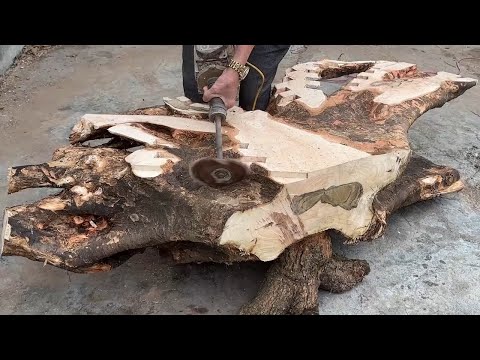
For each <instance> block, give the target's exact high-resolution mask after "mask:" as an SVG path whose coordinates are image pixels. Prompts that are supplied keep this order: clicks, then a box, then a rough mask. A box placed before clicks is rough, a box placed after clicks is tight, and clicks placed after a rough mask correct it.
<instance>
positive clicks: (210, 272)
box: [0, 45, 480, 314]
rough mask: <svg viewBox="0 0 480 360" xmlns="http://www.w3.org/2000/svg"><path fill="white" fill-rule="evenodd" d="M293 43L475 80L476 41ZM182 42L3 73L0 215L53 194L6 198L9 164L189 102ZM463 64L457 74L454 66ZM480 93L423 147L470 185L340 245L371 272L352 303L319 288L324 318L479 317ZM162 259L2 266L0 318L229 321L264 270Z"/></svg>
mask: <svg viewBox="0 0 480 360" xmlns="http://www.w3.org/2000/svg"><path fill="white" fill-rule="evenodd" d="M299 49H300V50H301V47H296V48H295V49H294V50H295V51H292V52H291V53H290V54H288V56H287V57H286V58H285V60H284V61H283V63H282V68H281V69H280V71H279V75H278V77H280V76H281V74H282V71H283V69H285V67H286V66H289V65H292V64H294V63H297V62H305V61H311V60H318V59H322V58H331V59H338V58H340V59H341V60H380V59H382V60H398V61H406V62H412V63H416V64H418V66H419V67H420V68H421V69H422V70H432V71H440V70H443V71H449V72H454V73H456V72H457V71H458V68H459V69H460V70H461V73H462V75H464V76H470V77H475V78H477V79H480V60H479V58H480V46H448V45H446V46H309V47H307V49H306V50H305V49H303V50H305V51H303V52H298V51H297V50H299ZM180 53H181V50H180V47H179V46H59V47H56V48H55V49H53V50H51V51H50V52H48V53H47V54H46V55H44V56H43V57H41V58H40V59H38V60H36V61H31V62H28V63H25V64H24V65H23V66H17V67H16V68H14V69H13V70H12V71H10V72H9V75H8V77H7V79H6V80H5V83H4V85H3V87H2V88H1V93H0V144H1V147H0V173H1V177H0V194H1V195H0V209H1V210H3V208H4V207H5V206H11V205H16V204H20V203H25V202H31V201H34V200H36V199H39V198H41V197H43V196H45V195H46V194H48V193H49V191H48V190H45V189H42V190H30V191H24V192H21V193H18V194H14V195H10V196H8V197H7V196H6V195H5V194H6V176H5V174H6V169H7V167H8V166H11V165H25V164H34V163H41V162H44V161H48V160H49V159H50V156H51V154H52V152H53V151H54V150H55V149H56V148H57V147H59V146H62V145H65V144H67V138H68V134H69V131H70V129H71V127H72V126H73V124H75V123H76V122H77V121H78V120H79V118H80V116H81V115H83V114H84V113H110V112H122V111H125V110H129V109H134V108H139V107H146V106H152V105H156V104H161V103H162V101H161V98H162V97H163V96H178V95H182V94H181V92H182V87H181V62H180ZM457 67H458V68H457ZM479 95H480V85H478V86H476V87H474V88H473V89H470V90H469V91H467V92H466V93H465V94H464V95H463V96H460V97H459V98H457V99H455V100H453V101H451V102H450V103H447V104H446V105H445V106H444V107H443V108H441V109H434V110H431V111H429V112H428V113H426V114H424V115H422V117H421V118H420V119H419V120H418V121H417V122H416V123H415V124H414V125H413V127H412V128H411V130H410V133H409V134H410V135H409V136H410V139H411V144H412V147H413V149H414V150H415V151H417V152H418V153H420V154H421V155H423V156H426V157H427V158H429V159H431V160H432V161H434V162H436V163H438V164H444V165H449V166H453V167H455V168H457V169H458V170H459V171H461V174H462V176H463V179H464V180H465V182H466V188H465V189H464V190H463V191H462V192H460V193H457V194H452V195H449V196H447V197H444V198H440V199H436V200H433V201H429V202H426V203H420V204H416V205H412V206H410V207H409V208H406V209H404V210H402V211H400V212H398V213H397V214H395V215H394V216H393V217H392V218H391V220H390V222H389V226H388V230H387V232H386V234H385V235H384V236H383V237H382V238H380V239H378V240H376V241H374V242H371V243H363V244H359V245H355V246H344V245H341V244H338V243H336V244H335V248H336V250H337V251H339V252H341V253H342V254H344V255H346V256H349V257H352V258H360V259H365V260H367V261H368V262H369V263H370V266H371V273H370V274H369V275H368V276H367V277H366V278H365V280H364V281H363V282H362V283H361V284H360V285H359V286H357V287H356V288H355V289H353V290H351V291H350V292H347V293H344V294H337V295H334V294H328V293H326V292H323V291H322V292H321V293H320V313H321V314H479V313H480V302H479V301H478V299H479V297H480V285H479V282H478V279H479V278H480V175H479V174H480V156H479V153H480V101H479V99H480V97H479ZM160 260H161V259H160V258H159V257H158V255H157V254H156V252H154V251H150V250H148V251H146V252H145V253H143V254H140V255H136V256H134V257H133V258H132V259H130V260H129V261H128V262H127V263H125V264H124V265H122V266H121V267H119V268H117V269H115V270H113V271H111V272H108V273H101V274H93V275H81V274H73V273H68V272H66V271H64V270H60V269H57V268H54V267H51V266H45V267H44V266H43V264H42V263H38V262H32V261H30V260H26V259H23V258H10V257H3V258H1V259H0V313H1V314H235V313H236V312H237V311H238V309H239V307H240V306H241V305H242V304H243V303H245V302H247V301H248V300H249V299H250V298H251V297H252V296H253V295H254V294H255V292H256V290H257V289H258V287H259V285H260V281H261V279H262V276H263V274H264V272H265V269H266V267H265V265H264V264H250V265H245V264H243V265H232V266H224V265H187V266H176V267H170V266H166V265H164V264H162V263H161V261H160Z"/></svg>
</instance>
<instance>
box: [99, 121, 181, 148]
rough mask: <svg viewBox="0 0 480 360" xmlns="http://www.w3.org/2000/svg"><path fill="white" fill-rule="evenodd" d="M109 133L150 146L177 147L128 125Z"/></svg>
mask: <svg viewBox="0 0 480 360" xmlns="http://www.w3.org/2000/svg"><path fill="white" fill-rule="evenodd" d="M108 132H109V133H111V134H113V135H118V136H121V137H124V138H127V139H131V140H135V141H138V142H140V143H142V144H145V145H148V146H153V147H155V146H161V147H167V148H175V147H177V145H175V144H174V143H172V142H169V141H166V140H164V139H161V138H159V137H157V136H155V135H152V134H150V133H148V132H147V131H145V130H144V129H141V128H139V127H137V126H132V125H131V124H128V123H127V124H120V125H115V126H112V127H109V128H108Z"/></svg>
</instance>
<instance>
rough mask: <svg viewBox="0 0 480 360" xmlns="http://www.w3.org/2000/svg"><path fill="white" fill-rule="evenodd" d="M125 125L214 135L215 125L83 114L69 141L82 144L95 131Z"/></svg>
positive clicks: (152, 117)
mask: <svg viewBox="0 0 480 360" xmlns="http://www.w3.org/2000/svg"><path fill="white" fill-rule="evenodd" d="M125 123H146V124H153V125H159V126H163V127H167V128H170V129H175V130H182V131H187V132H198V133H209V134H214V133H215V125H214V124H213V123H212V122H209V121H204V120H196V119H189V118H185V117H177V116H155V115H106V114H85V115H84V116H83V117H82V118H81V119H80V122H79V123H77V124H76V125H75V126H74V127H73V129H72V132H71V134H70V141H71V142H72V143H78V142H82V141H84V140H86V139H88V138H89V136H90V135H91V134H92V133H94V132H95V131H98V130H100V129H105V128H109V127H112V126H115V125H120V124H125Z"/></svg>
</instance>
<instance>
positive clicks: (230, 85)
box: [203, 45, 255, 109]
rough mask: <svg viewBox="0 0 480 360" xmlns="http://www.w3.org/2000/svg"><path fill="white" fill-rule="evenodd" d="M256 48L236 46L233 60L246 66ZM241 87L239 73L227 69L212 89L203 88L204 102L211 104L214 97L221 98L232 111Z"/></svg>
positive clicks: (252, 46)
mask: <svg viewBox="0 0 480 360" xmlns="http://www.w3.org/2000/svg"><path fill="white" fill-rule="evenodd" d="M254 47H255V45H235V54H234V55H233V60H235V61H238V62H239V63H240V64H242V65H245V64H246V63H247V61H248V58H249V56H250V53H251V52H252V50H253V48H254ZM239 86H240V77H239V75H238V73H237V72H236V71H235V70H233V69H230V68H227V69H225V71H224V72H223V73H222V75H220V76H219V78H218V79H217V81H216V82H215V84H213V85H212V87H211V88H210V89H208V88H207V87H206V86H205V87H204V88H203V101H205V102H209V101H210V100H212V99H213V98H214V97H219V98H220V99H222V100H223V102H224V103H225V106H226V107H227V109H230V108H231V107H233V106H235V101H236V98H237V92H238V87H239Z"/></svg>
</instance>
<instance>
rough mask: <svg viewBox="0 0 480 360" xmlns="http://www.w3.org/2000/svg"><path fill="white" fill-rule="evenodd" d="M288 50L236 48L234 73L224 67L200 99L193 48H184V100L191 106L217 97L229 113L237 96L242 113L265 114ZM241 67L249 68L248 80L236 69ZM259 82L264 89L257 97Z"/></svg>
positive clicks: (278, 47) (239, 46)
mask: <svg viewBox="0 0 480 360" xmlns="http://www.w3.org/2000/svg"><path fill="white" fill-rule="evenodd" d="M289 48H290V45H235V49H234V55H233V60H234V63H235V64H236V65H237V66H236V69H234V68H232V67H227V69H225V70H224V71H223V73H222V75H221V76H220V77H219V78H218V79H217V81H216V82H215V84H214V85H213V86H212V87H211V88H210V89H207V88H205V89H203V92H204V93H203V96H202V94H199V92H198V87H197V82H196V79H195V65H194V45H183V53H182V60H183V64H182V71H183V89H184V93H185V96H186V97H187V98H189V99H190V100H192V101H194V102H206V103H208V102H209V101H210V100H211V99H212V98H214V97H220V98H221V99H222V100H223V102H224V103H225V105H226V106H227V109H230V108H231V107H233V106H235V104H236V97H237V94H238V95H239V96H238V101H239V104H238V105H239V106H240V107H241V108H242V109H244V110H246V111H249V110H266V108H267V106H268V103H269V101H270V95H271V90H272V88H271V86H272V82H273V79H274V78H275V75H276V73H277V68H278V64H279V63H280V61H282V59H283V58H284V56H285V55H286V54H287V52H288V49H289ZM247 62H248V63H247ZM251 65H252V66H251ZM243 66H248V67H249V69H248V74H247V76H246V77H245V78H244V79H243V80H242V79H241V71H239V69H242V67H243ZM262 82H263V86H262V88H261V90H260V92H259V93H258V91H259V87H260V85H262ZM239 87H240V91H239V92H238V88H239ZM257 93H258V97H257Z"/></svg>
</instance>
